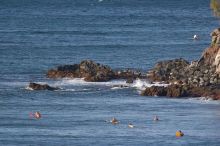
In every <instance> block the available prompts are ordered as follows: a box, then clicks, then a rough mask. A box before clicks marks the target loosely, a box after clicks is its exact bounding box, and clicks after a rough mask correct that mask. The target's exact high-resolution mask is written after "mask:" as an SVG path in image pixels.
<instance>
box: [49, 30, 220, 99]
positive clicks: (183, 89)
mask: <svg viewBox="0 0 220 146" xmlns="http://www.w3.org/2000/svg"><path fill="white" fill-rule="evenodd" d="M211 37H212V42H211V45H210V47H209V48H207V49H205V50H204V52H203V53H202V56H201V57H200V59H199V60H196V61H192V62H188V61H187V60H184V59H182V58H180V59H174V60H166V61H160V62H158V63H157V64H156V65H155V66H154V67H153V68H152V69H151V70H149V71H148V72H147V73H146V74H145V73H144V74H143V73H141V72H139V71H135V70H130V69H127V70H112V69H111V68H110V67H109V66H107V65H102V64H99V63H96V62H94V61H91V60H84V61H82V62H81V63H79V64H73V65H62V66H58V67H57V68H55V69H50V70H49V71H48V72H47V77H49V78H84V80H85V81H89V82H105V81H109V80H112V79H125V80H126V82H127V83H128V84H129V83H133V81H134V80H135V79H137V78H142V79H147V80H150V82H155V81H159V82H163V83H167V84H169V85H168V86H166V87H158V86H152V87H147V88H146V89H145V90H144V91H143V92H142V95H144V96H155V95H156V96H169V97H198V96H206V97H211V98H213V99H220V88H219V87H220V28H218V29H215V30H214V31H213V32H212V33H211Z"/></svg>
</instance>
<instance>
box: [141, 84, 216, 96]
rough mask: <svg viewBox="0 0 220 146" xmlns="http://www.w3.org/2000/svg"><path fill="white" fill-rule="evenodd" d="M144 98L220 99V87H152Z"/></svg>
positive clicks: (146, 90)
mask: <svg viewBox="0 0 220 146" xmlns="http://www.w3.org/2000/svg"><path fill="white" fill-rule="evenodd" d="M142 95H143V96H167V97H202V96H205V97H210V98H212V99H214V100H217V99H220V88H219V85H216V86H208V87H196V86H189V85H175V84H171V85H169V86H167V87H159V86H152V87H148V88H146V89H145V90H144V91H143V92H142Z"/></svg>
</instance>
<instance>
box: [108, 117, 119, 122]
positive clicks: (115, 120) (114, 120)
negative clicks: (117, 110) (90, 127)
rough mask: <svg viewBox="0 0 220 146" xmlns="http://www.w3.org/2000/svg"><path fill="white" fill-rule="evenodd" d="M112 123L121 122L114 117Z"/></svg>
mask: <svg viewBox="0 0 220 146" xmlns="http://www.w3.org/2000/svg"><path fill="white" fill-rule="evenodd" d="M110 122H111V123H112V124H118V123H119V121H118V120H117V119H116V118H115V117H113V118H112V120H111V121H110Z"/></svg>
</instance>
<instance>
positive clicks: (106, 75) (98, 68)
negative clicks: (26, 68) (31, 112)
mask: <svg viewBox="0 0 220 146" xmlns="http://www.w3.org/2000/svg"><path fill="white" fill-rule="evenodd" d="M47 77H49V78H84V79H85V81H91V82H102V81H109V80H111V79H114V78H115V73H114V72H113V71H112V69H111V68H110V67H108V66H106V65H101V64H99V63H95V62H94V61H91V60H85V61H82V62H81V63H80V64H74V65H63V66H58V67H57V69H51V70H49V71H48V72H47Z"/></svg>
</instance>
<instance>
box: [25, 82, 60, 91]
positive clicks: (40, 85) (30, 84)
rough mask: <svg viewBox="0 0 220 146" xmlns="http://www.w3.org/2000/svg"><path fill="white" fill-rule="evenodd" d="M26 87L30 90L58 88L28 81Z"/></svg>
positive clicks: (52, 89)
mask: <svg viewBox="0 0 220 146" xmlns="http://www.w3.org/2000/svg"><path fill="white" fill-rule="evenodd" d="M28 87H29V88H30V89H32V90H50V91H54V90H58V89H59V88H57V87H51V86H49V85H48V84H37V83H29V85H28Z"/></svg>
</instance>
